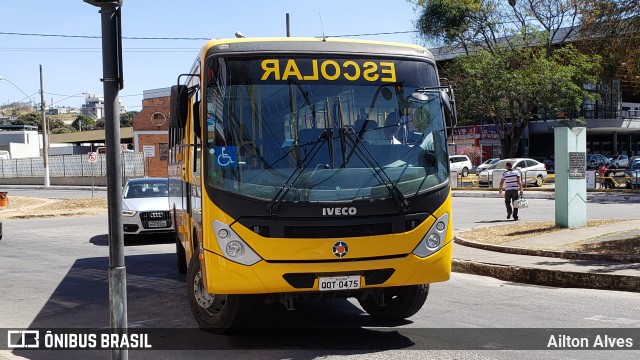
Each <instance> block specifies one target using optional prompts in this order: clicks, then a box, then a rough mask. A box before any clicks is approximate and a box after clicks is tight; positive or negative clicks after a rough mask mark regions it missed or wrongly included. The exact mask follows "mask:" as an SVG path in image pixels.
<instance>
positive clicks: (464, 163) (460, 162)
mask: <svg viewBox="0 0 640 360" xmlns="http://www.w3.org/2000/svg"><path fill="white" fill-rule="evenodd" d="M471 168H473V164H472V163H471V160H469V157H468V156H467V155H451V156H449V169H450V171H451V172H454V171H457V172H458V173H459V174H462V176H467V175H469V171H471Z"/></svg>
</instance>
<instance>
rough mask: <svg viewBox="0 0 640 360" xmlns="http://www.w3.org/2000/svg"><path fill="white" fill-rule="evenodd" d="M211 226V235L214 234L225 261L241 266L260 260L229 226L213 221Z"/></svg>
mask: <svg viewBox="0 0 640 360" xmlns="http://www.w3.org/2000/svg"><path fill="white" fill-rule="evenodd" d="M211 226H212V227H213V233H214V234H216V240H217V241H218V245H219V246H220V249H221V250H222V251H223V254H222V256H224V257H225V258H226V259H228V260H231V261H233V262H237V263H239V264H242V265H253V264H255V263H257V262H258V261H260V260H262V258H261V257H260V255H258V254H256V252H255V251H253V249H251V248H250V247H249V245H247V243H245V242H244V240H242V239H241V238H240V236H238V234H236V232H235V231H233V230H232V229H231V227H229V225H227V224H225V223H223V222H221V221H218V220H214V221H213V222H212V223H211Z"/></svg>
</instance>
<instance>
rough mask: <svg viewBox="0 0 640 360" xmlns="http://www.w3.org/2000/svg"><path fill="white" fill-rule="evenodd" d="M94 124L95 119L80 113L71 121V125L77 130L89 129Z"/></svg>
mask: <svg viewBox="0 0 640 360" xmlns="http://www.w3.org/2000/svg"><path fill="white" fill-rule="evenodd" d="M95 125H96V119H95V118H94V117H93V116H89V115H85V114H80V115H78V116H77V117H76V119H75V120H73V122H72V123H71V126H72V127H73V128H74V129H76V130H78V131H82V130H91V129H93V127H94V126H95Z"/></svg>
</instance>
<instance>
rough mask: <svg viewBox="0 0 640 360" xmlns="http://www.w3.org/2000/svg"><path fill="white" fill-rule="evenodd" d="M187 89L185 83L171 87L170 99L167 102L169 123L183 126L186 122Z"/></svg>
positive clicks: (173, 125) (179, 126)
mask: <svg viewBox="0 0 640 360" xmlns="http://www.w3.org/2000/svg"><path fill="white" fill-rule="evenodd" d="M188 101H189V90H188V89H187V86H186V85H173V86H172V87H171V101H170V102H169V112H170V113H169V125H170V126H172V127H178V128H184V127H185V125H186V124H187V111H188V110H189V108H188Z"/></svg>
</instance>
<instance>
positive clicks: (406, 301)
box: [358, 284, 429, 320]
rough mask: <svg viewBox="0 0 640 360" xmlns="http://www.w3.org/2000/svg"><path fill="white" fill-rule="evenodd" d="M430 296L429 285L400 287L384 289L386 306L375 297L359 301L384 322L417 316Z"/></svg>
mask: <svg viewBox="0 0 640 360" xmlns="http://www.w3.org/2000/svg"><path fill="white" fill-rule="evenodd" d="M427 295H429V284H421V285H411V286H399V287H392V288H386V289H384V304H383V305H380V304H379V303H378V301H376V299H375V296H372V295H370V296H368V297H366V298H365V299H364V300H358V301H359V302H360V305H361V306H362V308H363V309H364V311H366V312H367V313H368V314H369V315H371V316H373V317H376V318H380V319H383V320H402V319H406V318H408V317H411V316H413V315H415V314H416V313H417V312H418V311H419V310H420V309H421V308H422V305H424V302H425V301H426V300H427Z"/></svg>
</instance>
